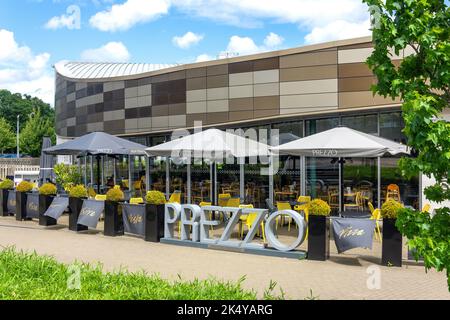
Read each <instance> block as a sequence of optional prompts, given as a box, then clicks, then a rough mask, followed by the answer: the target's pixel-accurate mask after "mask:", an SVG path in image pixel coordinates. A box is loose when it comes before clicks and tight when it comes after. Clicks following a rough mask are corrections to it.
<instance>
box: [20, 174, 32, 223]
mask: <svg viewBox="0 0 450 320" xmlns="http://www.w3.org/2000/svg"><path fill="white" fill-rule="evenodd" d="M31 190H33V184H32V183H31V182H28V181H25V180H23V181H22V182H20V183H19V184H18V185H17V187H16V220H18V221H21V220H26V219H27V192H30V191H31Z"/></svg>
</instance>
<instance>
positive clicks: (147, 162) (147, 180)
mask: <svg viewBox="0 0 450 320" xmlns="http://www.w3.org/2000/svg"><path fill="white" fill-rule="evenodd" d="M149 190H150V158H149V157H148V156H145V191H146V192H148V191H149Z"/></svg>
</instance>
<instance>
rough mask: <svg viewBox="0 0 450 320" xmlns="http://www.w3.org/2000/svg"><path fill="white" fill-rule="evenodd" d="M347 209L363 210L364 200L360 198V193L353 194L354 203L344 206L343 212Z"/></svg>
mask: <svg viewBox="0 0 450 320" xmlns="http://www.w3.org/2000/svg"><path fill="white" fill-rule="evenodd" d="M348 208H351V209H356V210H358V211H362V210H364V200H363V198H362V196H361V192H360V191H358V192H356V194H355V202H353V203H345V204H344V210H347V209H348Z"/></svg>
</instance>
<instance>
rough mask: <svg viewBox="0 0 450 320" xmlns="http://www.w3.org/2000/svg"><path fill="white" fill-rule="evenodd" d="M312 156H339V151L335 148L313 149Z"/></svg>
mask: <svg viewBox="0 0 450 320" xmlns="http://www.w3.org/2000/svg"><path fill="white" fill-rule="evenodd" d="M312 156H313V157H329V158H333V157H337V156H338V151H337V150H335V149H326V150H323V149H314V150H312Z"/></svg>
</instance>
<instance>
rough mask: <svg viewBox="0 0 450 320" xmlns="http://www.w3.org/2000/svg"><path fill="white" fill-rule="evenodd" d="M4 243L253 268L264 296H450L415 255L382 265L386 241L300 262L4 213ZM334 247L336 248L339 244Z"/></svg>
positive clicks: (232, 270)
mask: <svg viewBox="0 0 450 320" xmlns="http://www.w3.org/2000/svg"><path fill="white" fill-rule="evenodd" d="M63 221H64V220H63ZM0 245H1V246H4V247H5V246H11V245H15V246H16V248H18V249H24V250H28V251H33V250H35V251H37V252H38V253H39V254H48V255H52V256H54V257H55V258H56V259H57V260H59V261H61V262H64V263H71V262H72V261H74V260H81V261H84V262H93V263H95V262H101V263H102V264H103V265H104V267H105V269H106V270H109V271H113V270H117V269H118V268H120V267H127V268H128V269H129V270H131V271H136V270H145V271H147V272H149V273H159V274H160V275H161V276H162V277H164V278H168V279H173V280H175V279H177V277H178V276H177V275H178V274H179V275H181V277H182V278H184V279H194V278H200V279H204V278H208V277H211V276H212V277H215V278H218V279H224V280H233V281H235V280H237V279H239V278H240V277H242V276H243V275H246V281H245V282H244V287H245V288H248V289H252V288H253V289H255V290H257V291H258V293H259V295H260V296H262V294H263V292H264V290H265V289H267V287H268V286H269V282H270V280H274V281H276V282H277V283H278V285H277V288H276V293H279V288H280V287H281V288H282V289H283V290H284V291H285V293H286V297H287V298H290V299H303V298H305V297H307V296H309V294H310V289H311V290H312V292H313V295H314V296H318V297H319V298H320V299H449V300H450V293H449V292H448V290H447V284H446V277H445V275H444V274H443V273H437V272H435V271H432V270H430V271H429V272H428V273H425V270H424V267H423V266H420V265H417V264H416V263H415V262H405V264H404V266H403V267H402V268H394V267H382V266H379V265H378V263H379V261H380V258H379V256H380V246H379V245H375V246H374V249H373V250H371V251H370V250H359V249H355V250H352V251H349V253H346V254H341V255H337V254H335V253H333V254H332V257H331V259H330V260H329V261H327V262H318V261H308V260H302V261H299V260H294V259H285V258H276V257H264V256H256V255H249V254H241V253H231V252H224V251H215V250H207V249H198V248H187V247H179V246H175V245H165V244H160V243H150V242H145V241H143V240H142V239H140V238H137V237H133V236H123V237H117V238H110V237H104V236H103V235H102V234H101V233H100V232H98V231H89V232H87V233H80V234H77V233H74V232H71V231H69V230H68V229H67V227H66V226H65V227H64V226H57V227H51V228H49V229H46V228H44V227H40V226H38V225H37V223H36V222H35V221H27V222H17V221H15V220H14V218H13V217H6V218H4V217H0ZM331 247H332V248H333V250H335V245H334V243H331ZM370 266H375V268H376V269H377V270H379V272H380V279H381V282H380V287H381V288H380V289H369V288H368V286H367V280H368V278H369V276H370V275H369V274H368V273H367V270H368V269H367V268H368V267H370ZM378 268H379V269H378ZM369 270H370V269H369Z"/></svg>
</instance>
